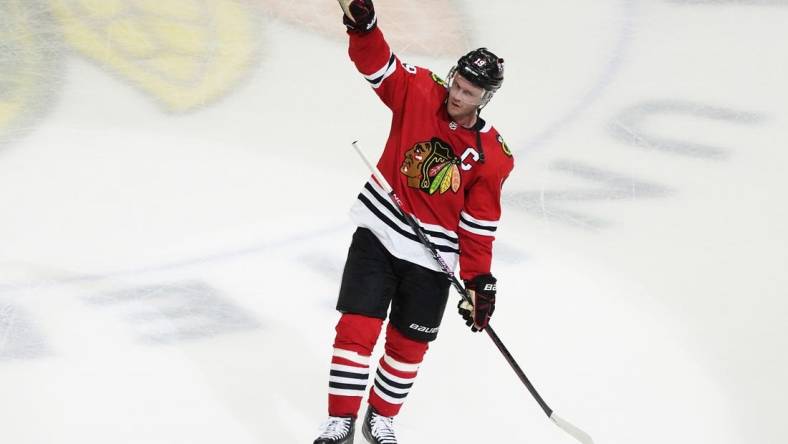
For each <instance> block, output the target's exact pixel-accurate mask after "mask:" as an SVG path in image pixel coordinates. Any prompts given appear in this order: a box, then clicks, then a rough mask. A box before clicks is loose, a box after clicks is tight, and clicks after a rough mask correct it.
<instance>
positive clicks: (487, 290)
mask: <svg viewBox="0 0 788 444" xmlns="http://www.w3.org/2000/svg"><path fill="white" fill-rule="evenodd" d="M495 283H496V279H495V278H494V277H493V275H491V274H480V275H479V276H476V277H475V278H473V279H471V280H470V281H465V289H466V290H467V291H468V296H470V298H471V300H472V301H473V305H471V304H470V303H468V302H467V301H466V300H465V299H462V300H461V301H460V303H459V304H457V308H458V309H459V312H460V315H462V318H463V319H465V325H467V326H469V327H471V330H473V331H481V330H484V329H485V328H487V324H488V323H489V322H490V317H491V316H492V314H493V311H495Z"/></svg>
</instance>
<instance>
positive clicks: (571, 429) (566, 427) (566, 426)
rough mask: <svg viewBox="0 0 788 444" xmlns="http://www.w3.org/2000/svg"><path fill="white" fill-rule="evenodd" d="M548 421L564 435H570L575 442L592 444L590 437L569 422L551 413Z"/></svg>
mask: <svg viewBox="0 0 788 444" xmlns="http://www.w3.org/2000/svg"><path fill="white" fill-rule="evenodd" d="M550 420H551V421H553V422H554V423H555V425H557V426H558V427H560V428H561V429H562V430H563V431H565V432H566V433H568V434H570V435H572V436H573V437H574V438H575V439H576V440H578V441H580V442H581V443H583V444H594V440H593V439H591V436H590V435H589V434H588V433H586V432H584V431H582V430H580V429H579V428H577V427H576V426H574V425H573V424H572V423H570V422H569V421H567V420H565V419H563V418H561V417H560V416H558V415H556V414H555V413H553V414H552V415H550Z"/></svg>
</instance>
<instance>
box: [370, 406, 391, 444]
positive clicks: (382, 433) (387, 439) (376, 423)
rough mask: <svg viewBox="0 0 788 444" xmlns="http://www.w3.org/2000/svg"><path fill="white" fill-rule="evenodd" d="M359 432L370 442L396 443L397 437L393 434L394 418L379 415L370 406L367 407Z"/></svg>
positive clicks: (379, 443) (376, 443) (374, 443)
mask: <svg viewBox="0 0 788 444" xmlns="http://www.w3.org/2000/svg"><path fill="white" fill-rule="evenodd" d="M361 432H362V433H363V434H364V438H365V439H366V440H367V442H368V443H370V444H397V437H396V436H394V418H392V417H389V416H383V415H379V414H378V412H376V411H375V409H373V408H372V406H369V408H367V415H366V417H364V426H363V427H362V428H361Z"/></svg>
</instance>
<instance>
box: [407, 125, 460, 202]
mask: <svg viewBox="0 0 788 444" xmlns="http://www.w3.org/2000/svg"><path fill="white" fill-rule="evenodd" d="M459 164H460V159H459V158H458V157H457V156H456V155H455V154H454V152H453V151H452V149H451V146H449V144H448V143H446V142H444V141H442V140H440V139H438V138H437V137H433V138H432V140H430V141H429V142H419V143H417V144H415V145H413V148H411V149H409V150H408V151H406V152H405V160H403V161H402V166H400V167H399V171H400V172H401V173H402V174H404V175H405V176H407V178H408V186H409V187H411V188H418V189H420V190H421V191H424V192H425V193H429V194H435V193H436V192H437V193H440V194H443V193H445V192H446V190H448V189H449V188H451V190H452V191H453V192H455V193H456V192H457V190H459V189H460V183H461V182H460V181H461V177H460V169H459V168H458V167H457V165H459Z"/></svg>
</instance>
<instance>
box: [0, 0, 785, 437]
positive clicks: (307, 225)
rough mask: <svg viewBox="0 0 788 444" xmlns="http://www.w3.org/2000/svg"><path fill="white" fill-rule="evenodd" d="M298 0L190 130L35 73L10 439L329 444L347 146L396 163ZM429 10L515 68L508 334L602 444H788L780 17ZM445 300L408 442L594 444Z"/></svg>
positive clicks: (90, 69)
mask: <svg viewBox="0 0 788 444" xmlns="http://www.w3.org/2000/svg"><path fill="white" fill-rule="evenodd" d="M195 1H196V0H195ZM11 3H14V2H10V3H9V4H11ZM52 3H57V2H52ZM72 3H73V2H72ZM84 3H85V4H91V3H92V2H90V1H87V0H86V1H84ZM93 3H95V2H93ZM186 3H188V2H186ZM216 3H217V4H219V3H223V2H220V1H218V0H217V2H216ZM281 3H282V2H277V1H273V0H271V1H260V2H242V4H244V5H246V7H249V8H257V9H256V10H257V11H258V12H259V11H262V13H261V15H262V16H263V17H262V19H260V20H259V21H258V22H256V23H257V26H259V27H260V28H259V30H258V33H257V34H256V38H259V42H257V43H258V45H257V48H256V52H255V57H256V62H255V64H254V65H253V66H252V67H251V68H250V72H248V73H246V74H245V76H244V78H243V80H242V81H241V82H240V83H238V84H237V85H236V86H234V87H233V88H232V89H231V90H230V91H228V92H227V93H226V95H225V96H224V97H223V98H222V99H221V100H219V101H213V102H209V103H206V105H205V106H203V107H200V108H198V109H195V110H192V111H189V112H184V113H179V112H171V111H166V110H165V109H164V107H163V106H161V105H159V102H158V101H157V100H156V98H155V97H152V96H151V94H149V93H145V92H144V91H143V90H141V89H140V88H137V87H133V86H131V85H130V84H131V83H133V82H132V81H131V80H128V79H126V78H124V76H123V75H118V74H117V73H116V72H113V70H112V69H110V68H107V67H106V66H104V65H103V64H102V63H101V62H100V61H96V60H91V59H90V58H89V57H86V56H84V55H81V54H79V51H76V50H73V49H65V48H63V49H62V54H63V59H62V64H61V65H59V68H58V70H59V71H57V72H55V73H51V72H47V73H34V74H35V75H37V74H41V77H42V78H58V79H59V81H58V82H59V83H57V84H48V85H42V86H41V87H42V88H45V87H49V88H51V89H52V90H55V91H56V92H55V93H52V94H53V95H52V97H51V99H50V102H49V104H48V105H47V110H46V112H42V113H41V114H40V115H39V116H38V117H36V118H31V119H29V120H27V121H25V122H26V123H24V126H23V127H21V128H17V129H18V130H19V131H16V132H12V133H11V134H12V136H11V137H9V138H8V140H6V142H5V143H4V144H3V145H0V442H4V443H5V442H7V443H13V444H29V443H55V442H58V443H63V442H67V443H71V442H73V443H81V444H92V443H105V442H113V443H118V444H126V443H145V444H148V443H157V444H158V443H163V444H170V443H184V444H186V443H188V444H208V443H211V444H213V443H237V444H246V443H297V442H302V443H305V442H311V439H313V438H314V433H315V430H316V428H317V426H318V425H319V423H320V422H321V421H322V420H323V419H324V416H325V411H326V386H327V382H326V381H327V375H328V364H329V360H330V353H331V343H332V340H333V326H334V322H335V321H336V319H337V317H338V315H337V314H336V312H335V311H334V309H333V304H334V300H335V297H336V293H337V290H338V285H339V278H340V276H341V270H342V266H343V261H344V256H345V252H346V249H347V246H348V243H349V239H350V234H351V233H352V230H353V227H352V226H351V224H350V222H349V221H348V219H347V209H348V208H349V206H350V205H351V204H352V202H353V200H354V198H355V196H356V194H357V193H358V191H359V189H360V187H361V185H362V184H363V183H364V180H365V178H366V176H367V171H366V169H365V167H364V165H363V164H362V163H361V161H360V159H358V158H357V156H356V154H355V153H354V152H353V150H352V149H351V146H350V142H351V141H352V140H356V139H360V140H361V141H363V142H364V145H365V146H366V147H367V148H369V149H370V150H371V151H374V152H377V151H379V150H380V148H381V147H382V144H383V142H384V141H385V137H386V134H387V129H388V126H389V120H388V112H387V110H386V108H385V107H384V106H383V105H382V104H380V103H379V102H378V100H377V99H376V97H375V96H374V94H373V93H372V92H371V91H370V90H369V88H368V86H367V85H366V82H365V81H364V80H363V79H362V78H361V76H359V75H358V74H357V73H356V72H355V71H354V69H353V67H352V64H351V63H350V62H349V60H348V59H347V55H346V43H345V40H344V37H343V35H342V28H341V25H340V24H339V21H338V20H335V18H332V19H331V20H328V22H327V23H331V24H332V25H335V27H336V28H331V29H334V31H335V32H334V33H333V34H332V33H331V32H323V31H321V30H320V24H318V25H314V24H313V23H312V22H309V20H306V18H305V23H299V22H298V20H293V19H289V20H286V19H285V18H284V17H283V15H282V14H283V13H282V12H281V9H277V8H281V7H282V6H281ZM315 3H319V2H315ZM332 3H333V2H332ZM378 3H385V2H384V1H383V0H380V1H379V2H378ZM391 3H394V2H393V1H392V2H391ZM434 3H435V4H434V5H433V4H432V3H431V2H415V1H414V2H410V1H402V2H399V3H398V4H399V5H401V6H403V5H404V6H408V5H410V6H413V5H420V4H424V5H423V7H424V8H427V9H429V8H433V9H436V10H437V11H444V13H446V14H454V16H453V17H455V18H456V17H459V18H458V19H457V20H459V23H460V24H461V25H462V26H461V27H460V28H459V29H460V30H463V29H464V30H466V31H467V36H466V37H467V39H468V42H469V43H468V44H469V46H470V47H476V46H488V47H490V48H492V49H493V50H495V51H496V52H498V53H500V54H501V55H502V56H503V57H504V58H505V59H506V63H507V65H506V68H507V72H506V83H505V85H504V87H503V88H502V89H501V91H500V93H499V94H498V96H496V97H495V98H494V99H493V101H492V103H491V104H490V106H489V107H488V108H487V109H485V111H484V115H485V116H486V117H487V118H488V119H490V120H492V121H493V123H494V124H495V125H496V127H497V128H498V129H499V130H500V131H501V133H502V134H503V135H504V137H506V139H507V142H508V144H509V146H510V147H511V148H512V149H513V151H514V152H515V157H516V169H515V171H514V173H513V175H512V176H511V177H510V179H509V180H508V181H507V183H506V186H505V194H506V197H505V204H504V216H503V220H502V222H501V228H500V230H499V234H498V240H497V244H496V258H495V262H494V268H493V270H494V272H495V274H496V275H497V277H498V278H499V282H500V285H499V303H498V308H497V311H496V314H495V317H494V325H495V328H496V330H497V332H498V334H499V335H500V336H501V338H502V339H503V341H504V342H505V344H506V345H507V346H508V348H509V349H510V350H511V351H512V353H513V354H514V356H515V357H516V358H517V359H518V361H519V363H520V364H521V366H522V367H523V368H524V370H525V372H526V374H527V375H528V376H529V377H530V378H531V379H532V381H533V382H534V384H535V385H536V387H537V389H538V390H539V391H540V392H541V394H542V395H543V397H544V398H545V399H546V401H547V402H548V403H549V404H550V406H551V407H552V408H553V409H555V410H556V412H558V413H559V414H560V415H561V416H562V417H564V418H566V419H567V420H569V421H571V422H572V423H574V424H576V425H577V426H579V427H581V428H582V429H583V430H585V431H586V432H588V433H589V434H590V435H591V436H592V437H593V438H594V440H595V442H597V443H599V444H602V443H620V444H630V443H644V444H664V443H681V444H684V443H686V444H690V443H692V444H697V443H714V444H729V443H735V444H749V443H756V442H757V443H760V444H778V443H785V442H786V441H788V434H786V432H785V427H784V425H783V424H784V412H785V399H786V396H788V389H786V387H787V385H786V383H785V375H786V374H787V373H788V358H786V355H787V353H786V350H788V328H786V318H788V299H787V298H786V296H788V294H787V293H788V277H786V275H787V273H786V264H788V253H786V251H788V204H786V202H788V200H786V197H785V194H786V190H788V179H787V178H786V174H785V166H786V164H788V154H787V152H786V150H785V148H786V147H788V130H786V128H788V84H786V78H788V2H779V1H773V2H769V1H756V0H752V1H723V0H720V1H691V0H687V1H680V0H664V1H658V0H650V1H647V0H640V1H634V0H605V1H602V0H596V1H593V2H590V1H582V0H574V1H564V2H548V1H537V2H516V1H505V0H491V1H488V2H471V1H452V0H446V1H436V2H434ZM19 4H21V5H25V4H27V3H25V2H21V3H19ZM30 4H36V5H38V6H37V7H46V4H47V3H46V2H31V3H30ZM107 4H109V2H108V3H107ZM41 5H44V6H41ZM446 5H448V6H449V8H448V9H447V8H446ZM413 7H415V6H413ZM390 8H391V9H390V10H389V11H390V13H389V15H388V16H386V15H385V14H384V13H383V12H384V10H385V9H384V7H382V8H381V16H380V23H381V26H382V28H383V29H384V31H386V32H387V35H392V37H393V36H394V35H396V36H397V37H398V38H399V41H403V40H404V41H407V39H408V38H409V36H411V35H412V34H411V33H410V31H409V29H408V22H407V20H406V19H404V18H402V17H408V15H407V11H405V12H402V11H398V12H397V11H394V9H395V8H394V7H393V6H390ZM337 9H338V8H337ZM446 11H450V12H446ZM395 12H396V14H399V15H396V14H395ZM428 12H429V11H428ZM432 12H434V11H432ZM307 18H309V19H310V20H315V21H318V22H320V17H307ZM332 20H333V21H332ZM306 22H309V23H306ZM310 23H312V24H310ZM320 23H322V22H320ZM445 26H447V27H450V26H451V24H450V23H449V24H446V25H445ZM425 29H427V30H423V29H420V30H419V31H417V32H416V34H417V35H418V37H419V38H422V37H425V38H426V37H429V38H431V39H433V40H435V41H439V40H444V39H452V38H459V36H457V35H455V34H456V33H457V32H458V29H454V28H452V29H449V31H451V32H449V33H448V34H447V33H446V32H443V31H442V29H441V28H440V27H439V26H435V29H434V30H430V29H432V28H425ZM389 30H390V32H389ZM4 38H9V37H8V36H7V35H6V37H4ZM422 43H423V42H422ZM64 46H67V44H64ZM394 49H395V51H396V50H397V48H396V47H395V48H394ZM398 54H399V55H400V57H401V58H402V59H404V60H407V61H411V62H413V63H415V64H419V65H422V66H428V67H430V68H433V69H434V70H435V71H437V72H438V73H440V74H442V73H444V72H446V71H447V70H448V68H449V66H450V64H451V61H452V60H453V59H454V58H456V55H455V54H437V55H435V54H429V55H428V54H424V52H423V51H421V52H419V51H417V50H413V51H412V52H408V51H398ZM0 57H5V59H3V61H5V62H8V60H9V56H8V55H7V54H6V55H5V56H0ZM9 66H11V65H8V64H7V63H6V64H2V63H0V69H10V68H9ZM44 74H46V76H44ZM0 85H2V84H0ZM3 97H4V96H2V95H1V94H0V99H2V98H3ZM39 105H41V104H39ZM41 106H43V105H41ZM0 131H2V128H0ZM689 144H701V145H704V146H706V147H707V148H709V147H710V148H712V151H713V152H714V153H716V154H709V153H710V152H707V151H701V152H700V154H699V153H698V152H697V151H692V147H691V146H690V145H689ZM490 149H492V147H491V148H490ZM453 297H454V296H453ZM452 307H453V306H452V305H451V303H450V306H449V309H447V313H446V316H445V318H444V323H443V327H442V330H441V334H440V337H439V339H438V341H437V342H435V343H434V344H432V346H431V348H430V351H429V353H428V355H427V357H426V361H425V363H424V365H423V366H422V370H421V371H420V375H419V378H418V380H417V383H416V385H415V386H414V390H413V391H412V392H411V395H410V396H409V398H408V401H407V404H406V406H405V408H404V409H403V412H402V414H401V415H400V417H399V418H398V419H397V428H398V433H399V437H400V441H401V442H403V443H410V444H419V443H449V442H451V443H477V442H485V443H487V442H494V443H498V442H507V443H508V442H523V443H525V442H531V443H541V444H545V443H567V442H571V438H570V437H568V436H567V435H565V434H563V433H562V432H561V431H560V430H559V429H558V428H556V427H555V426H554V425H552V424H551V423H550V422H549V421H548V420H547V418H546V417H545V416H544V415H543V413H542V412H541V410H540V409H539V407H538V406H537V404H536V403H535V402H534V401H533V400H532V399H531V397H530V395H529V394H528V393H527V391H526V390H525V388H524V387H522V386H521V385H520V383H519V381H518V380H517V378H516V377H515V375H514V374H513V372H512V371H511V370H510V369H509V368H508V366H507V365H506V363H505V361H504V360H503V359H502V358H501V357H500V355H499V354H498V352H497V350H496V349H495V348H494V347H493V346H492V344H491V343H490V341H489V340H488V339H487V338H486V337H485V336H482V335H472V334H471V333H469V332H468V331H466V330H465V327H464V325H463V324H462V323H461V322H459V319H458V317H457V316H456V315H455V314H454V311H453V309H452ZM359 439H361V438H360V436H359Z"/></svg>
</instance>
